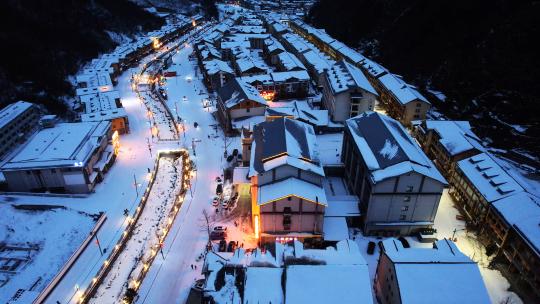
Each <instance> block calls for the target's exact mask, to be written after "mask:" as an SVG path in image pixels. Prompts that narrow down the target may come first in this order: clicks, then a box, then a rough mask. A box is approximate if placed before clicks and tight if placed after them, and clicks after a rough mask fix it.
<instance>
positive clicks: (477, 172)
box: [458, 153, 523, 203]
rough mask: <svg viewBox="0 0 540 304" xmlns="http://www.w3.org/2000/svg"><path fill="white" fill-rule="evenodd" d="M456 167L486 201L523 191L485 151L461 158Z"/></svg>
mask: <svg viewBox="0 0 540 304" xmlns="http://www.w3.org/2000/svg"><path fill="white" fill-rule="evenodd" d="M458 167H459V169H461V171H462V172H463V174H464V175H465V176H466V177H467V179H468V180H469V181H470V182H471V183H472V184H474V186H475V187H476V189H477V190H478V192H480V194H481V195H482V196H483V197H484V198H485V200H486V201H487V202H488V203H490V202H494V201H496V200H499V199H501V198H504V197H507V196H510V195H512V194H515V193H518V192H521V191H523V188H522V187H521V186H520V185H519V184H518V183H517V182H516V181H515V180H514V179H513V178H512V177H511V176H510V175H509V174H508V173H507V172H506V170H505V169H504V168H502V167H501V166H499V165H498V164H497V163H496V162H495V161H494V160H493V159H492V158H491V156H490V155H489V154H487V153H480V154H477V155H475V156H472V157H469V158H466V159H464V160H461V161H459V162H458Z"/></svg>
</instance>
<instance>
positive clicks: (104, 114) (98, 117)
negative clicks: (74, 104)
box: [79, 91, 129, 134]
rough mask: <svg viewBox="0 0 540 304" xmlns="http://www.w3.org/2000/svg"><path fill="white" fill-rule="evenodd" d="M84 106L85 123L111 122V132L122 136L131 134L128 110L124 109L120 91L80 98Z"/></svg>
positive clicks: (82, 116) (82, 117)
mask: <svg viewBox="0 0 540 304" xmlns="http://www.w3.org/2000/svg"><path fill="white" fill-rule="evenodd" d="M79 98H80V100H81V103H82V104H83V108H84V113H83V114H81V121H83V122H98V121H104V120H107V121H110V122H111V130H112V131H113V132H115V131H118V133H120V134H126V133H129V120H128V115H127V112H126V109H124V108H123V107H122V102H121V101H120V94H119V93H118V91H109V92H105V93H95V94H87V95H82V96H79Z"/></svg>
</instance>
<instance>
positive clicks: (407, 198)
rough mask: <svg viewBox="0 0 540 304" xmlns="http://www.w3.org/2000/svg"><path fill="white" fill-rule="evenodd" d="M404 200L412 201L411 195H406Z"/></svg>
mask: <svg viewBox="0 0 540 304" xmlns="http://www.w3.org/2000/svg"><path fill="white" fill-rule="evenodd" d="M403 201H404V202H410V201H411V197H410V196H408V195H407V196H404V197H403Z"/></svg>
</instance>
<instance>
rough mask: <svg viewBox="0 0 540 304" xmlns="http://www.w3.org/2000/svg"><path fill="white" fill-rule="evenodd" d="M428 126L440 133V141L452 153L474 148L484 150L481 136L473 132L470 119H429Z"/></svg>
mask: <svg viewBox="0 0 540 304" xmlns="http://www.w3.org/2000/svg"><path fill="white" fill-rule="evenodd" d="M426 127H427V129H428V130H434V131H435V132H437V134H439V137H440V140H439V142H440V143H441V144H442V145H443V147H444V148H445V149H446V151H447V152H448V153H449V154H450V155H457V154H459V153H462V152H465V151H469V150H473V149H476V150H478V151H484V148H483V147H482V144H481V140H480V138H478V136H476V134H474V133H473V132H472V130H471V125H470V124H469V122H468V121H455V120H427V121H426Z"/></svg>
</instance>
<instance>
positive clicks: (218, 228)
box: [214, 226, 227, 232]
mask: <svg viewBox="0 0 540 304" xmlns="http://www.w3.org/2000/svg"><path fill="white" fill-rule="evenodd" d="M214 231H223V232H227V227H225V226H216V227H214Z"/></svg>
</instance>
